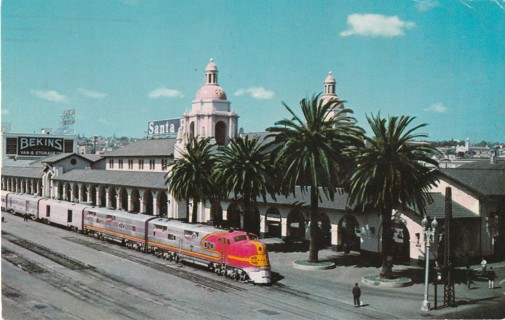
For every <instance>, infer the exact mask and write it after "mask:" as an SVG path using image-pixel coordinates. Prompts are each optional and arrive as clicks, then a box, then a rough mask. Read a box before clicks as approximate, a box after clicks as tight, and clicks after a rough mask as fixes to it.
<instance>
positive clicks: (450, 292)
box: [444, 187, 456, 307]
mask: <svg viewBox="0 0 505 320" xmlns="http://www.w3.org/2000/svg"><path fill="white" fill-rule="evenodd" d="M451 224H452V189H451V187H446V188H445V239H444V240H445V247H444V270H445V282H444V306H447V307H455V306H456V301H455V300H456V293H455V292H454V278H453V265H452V261H451Z"/></svg>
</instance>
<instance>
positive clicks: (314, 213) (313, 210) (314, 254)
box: [309, 186, 319, 262]
mask: <svg viewBox="0 0 505 320" xmlns="http://www.w3.org/2000/svg"><path fill="white" fill-rule="evenodd" d="M318 204H319V197H318V194H317V187H314V186H312V187H311V188H310V244H309V261H310V262H319V227H318V222H319V210H318Z"/></svg>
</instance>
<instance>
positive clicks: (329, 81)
mask: <svg viewBox="0 0 505 320" xmlns="http://www.w3.org/2000/svg"><path fill="white" fill-rule="evenodd" d="M336 83H337V82H336V81H335V77H334V76H333V74H332V73H331V71H330V72H328V75H327V76H326V78H325V79H324V91H323V96H322V97H321V100H322V101H323V103H328V102H330V101H331V100H338V96H337V94H336V92H335V85H336ZM339 109H344V103H343V102H340V103H339V104H338V105H337V107H336V108H335V110H334V111H333V112H334V113H336V112H337V111H338V110H339Z"/></svg>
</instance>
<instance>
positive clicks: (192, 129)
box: [189, 122, 195, 138]
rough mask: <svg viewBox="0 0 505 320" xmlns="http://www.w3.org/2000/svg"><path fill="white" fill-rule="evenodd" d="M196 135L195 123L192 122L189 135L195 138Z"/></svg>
mask: <svg viewBox="0 0 505 320" xmlns="http://www.w3.org/2000/svg"><path fill="white" fill-rule="evenodd" d="M194 136H195V123H194V122H191V123H190V125H189V137H190V138H193V137H194Z"/></svg>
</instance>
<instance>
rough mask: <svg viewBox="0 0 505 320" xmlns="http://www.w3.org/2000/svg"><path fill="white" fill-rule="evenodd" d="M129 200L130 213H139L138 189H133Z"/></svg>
mask: <svg viewBox="0 0 505 320" xmlns="http://www.w3.org/2000/svg"><path fill="white" fill-rule="evenodd" d="M130 199H131V202H132V208H131V211H132V212H140V194H139V190H138V189H133V190H132V192H131V194H130Z"/></svg>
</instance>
